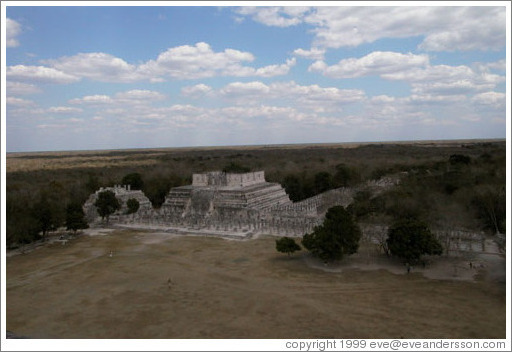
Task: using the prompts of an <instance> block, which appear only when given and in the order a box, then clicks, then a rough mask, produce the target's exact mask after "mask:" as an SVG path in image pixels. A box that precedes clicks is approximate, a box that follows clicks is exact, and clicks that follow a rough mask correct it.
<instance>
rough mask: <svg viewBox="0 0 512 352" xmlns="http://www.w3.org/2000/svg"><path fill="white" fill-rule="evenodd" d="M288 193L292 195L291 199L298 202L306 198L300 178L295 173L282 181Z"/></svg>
mask: <svg viewBox="0 0 512 352" xmlns="http://www.w3.org/2000/svg"><path fill="white" fill-rule="evenodd" d="M281 185H282V186H283V188H284V190H285V191H286V193H287V194H288V195H289V196H290V200H292V201H293V202H297V201H299V200H302V199H304V193H303V190H302V185H301V182H300V180H299V178H298V177H297V176H295V175H288V176H286V177H285V178H284V179H283V182H282V183H281Z"/></svg>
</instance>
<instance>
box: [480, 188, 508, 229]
mask: <svg viewBox="0 0 512 352" xmlns="http://www.w3.org/2000/svg"><path fill="white" fill-rule="evenodd" d="M472 204H473V206H474V207H475V208H476V211H477V214H478V217H480V219H482V220H483V222H484V226H485V228H487V229H490V230H492V231H493V232H494V233H505V222H506V207H507V205H506V195H505V188H504V187H491V186H480V187H478V188H476V189H475V196H474V198H473V200H472Z"/></svg>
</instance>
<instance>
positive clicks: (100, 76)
mask: <svg viewBox="0 0 512 352" xmlns="http://www.w3.org/2000/svg"><path fill="white" fill-rule="evenodd" d="M43 63H45V64H47V65H50V66H52V67H54V68H55V69H57V70H60V71H62V72H66V73H68V74H72V75H75V76H79V77H84V78H88V79H91V80H94V81H100V82H134V81H137V80H141V79H143V78H144V77H143V76H141V75H139V74H138V73H137V72H136V66H134V65H130V64H128V63H127V62H126V61H124V60H123V59H120V58H118V57H115V56H112V55H110V54H105V53H80V54H77V55H74V56H69V57H68V56H65V57H61V58H58V59H55V60H45V61H43Z"/></svg>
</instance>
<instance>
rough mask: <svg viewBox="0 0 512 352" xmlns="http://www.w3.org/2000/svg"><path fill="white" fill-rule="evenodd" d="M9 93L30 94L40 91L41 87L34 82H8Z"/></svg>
mask: <svg viewBox="0 0 512 352" xmlns="http://www.w3.org/2000/svg"><path fill="white" fill-rule="evenodd" d="M6 88H7V94H8V95H29V94H36V93H40V92H41V89H39V88H38V87H37V86H36V85H34V84H29V83H22V82H10V81H8V82H6Z"/></svg>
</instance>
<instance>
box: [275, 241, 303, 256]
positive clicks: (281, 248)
mask: <svg viewBox="0 0 512 352" xmlns="http://www.w3.org/2000/svg"><path fill="white" fill-rule="evenodd" d="M301 249H302V248H301V247H300V246H299V245H298V244H297V243H296V242H295V240H294V239H293V238H290V237H282V238H280V239H277V240H276V250H277V251H278V252H281V253H286V254H288V256H290V254H292V253H293V252H295V251H300V250H301Z"/></svg>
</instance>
